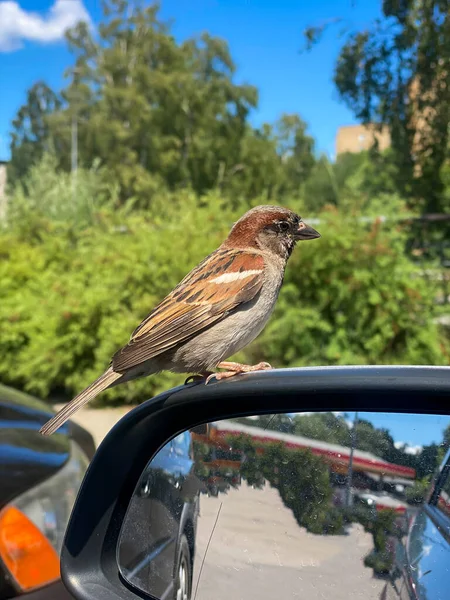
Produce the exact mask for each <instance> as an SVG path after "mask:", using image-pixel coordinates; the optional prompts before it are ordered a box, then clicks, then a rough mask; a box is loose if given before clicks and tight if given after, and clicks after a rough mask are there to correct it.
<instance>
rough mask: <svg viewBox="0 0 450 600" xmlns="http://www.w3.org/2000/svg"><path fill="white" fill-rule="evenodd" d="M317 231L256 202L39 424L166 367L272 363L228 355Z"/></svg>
mask: <svg viewBox="0 0 450 600" xmlns="http://www.w3.org/2000/svg"><path fill="white" fill-rule="evenodd" d="M317 237H320V236H319V234H318V233H317V231H315V230H314V229H312V228H311V227H308V226H307V225H306V224H305V223H304V222H303V221H302V220H301V218H300V217H298V216H297V215H296V214H295V213H293V212H292V211H290V210H287V209H285V208H282V207H278V206H258V207H256V208H253V209H252V210H250V211H248V212H247V213H246V214H245V215H244V216H243V217H241V219H239V221H237V223H235V225H234V226H233V228H232V229H231V232H230V234H229V235H228V237H227V239H226V240H225V241H224V243H223V244H222V245H221V246H220V247H219V248H218V249H217V250H216V251H215V252H213V253H212V254H210V255H209V256H208V257H207V258H205V259H204V260H203V261H202V262H201V263H200V264H199V265H198V266H197V267H195V268H194V269H193V270H192V271H191V272H190V273H189V274H188V275H187V276H186V277H185V278H184V279H183V280H182V281H181V282H180V283H179V284H178V285H177V286H176V287H175V288H174V289H173V290H172V292H170V294H169V295H168V296H167V297H166V298H164V300H163V301H162V302H161V303H160V304H158V305H157V306H156V307H155V308H154V309H153V310H152V312H151V313H150V314H149V315H148V316H147V317H146V318H145V319H144V320H143V321H142V323H141V324H140V325H139V326H138V327H137V328H136V329H135V331H134V332H133V334H132V336H131V339H130V341H129V342H128V344H126V345H125V346H124V347H123V348H121V349H120V350H118V351H117V352H116V353H115V354H114V356H113V358H112V361H111V364H110V366H109V368H108V369H107V370H106V371H105V373H104V374H103V375H101V376H100V377H99V378H98V379H97V380H96V381H95V382H94V383H92V384H91V385H90V386H89V387H88V388H86V389H85V390H83V391H82V392H81V393H80V394H78V396H76V397H75V398H74V399H73V400H72V401H71V402H69V404H67V406H65V407H64V408H63V409H62V410H61V411H60V412H59V413H58V414H57V415H56V416H55V417H53V418H52V419H51V420H50V421H49V422H48V423H46V424H45V425H44V426H43V427H42V428H41V433H42V434H44V435H50V434H51V433H53V432H54V431H56V429H58V428H59V427H60V426H61V425H62V424H63V423H64V422H65V421H66V420H67V419H69V418H70V417H71V416H72V415H73V414H74V412H76V411H77V410H78V409H79V408H81V406H83V405H84V404H86V402H88V401H89V400H91V399H92V398H95V396H97V395H98V394H99V393H101V392H102V391H103V390H105V389H107V388H109V387H112V386H114V385H117V384H119V383H123V382H126V381H130V380H132V379H136V378H138V377H143V376H147V375H151V374H153V373H157V372H158V371H162V370H168V371H174V372H181V373H201V374H203V376H204V377H205V378H207V381H208V380H209V378H210V377H211V373H210V372H211V370H213V369H215V368H221V367H222V368H225V369H227V372H225V373H217V374H215V377H216V378H217V379H222V378H226V377H229V376H232V375H235V374H237V373H242V372H248V371H252V370H256V369H263V368H270V365H268V364H267V363H259V364H258V365H255V366H250V365H239V364H237V363H229V362H226V363H224V362H223V361H224V359H225V358H227V357H229V356H231V355H233V354H234V353H235V352H237V351H238V350H240V349H242V348H243V347H245V346H246V345H247V344H248V343H250V342H251V341H252V340H253V339H254V338H255V337H256V336H257V335H258V334H259V333H260V332H261V330H262V329H263V328H264V325H265V324H266V322H267V320H268V318H269V316H270V314H271V312H272V310H273V308H274V306H275V302H276V299H277V297H278V293H279V290H280V287H281V284H282V281H283V276H284V270H285V267H286V263H287V260H288V258H289V256H290V255H291V253H292V250H293V248H294V246H295V244H296V243H297V242H298V241H300V240H302V239H305V240H306V239H314V238H317Z"/></svg>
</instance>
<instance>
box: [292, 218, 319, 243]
mask: <svg viewBox="0 0 450 600" xmlns="http://www.w3.org/2000/svg"><path fill="white" fill-rule="evenodd" d="M316 238H320V233H319V232H318V231H316V230H315V229H313V228H312V227H310V226H309V225H307V224H306V223H304V222H303V221H300V223H299V225H298V229H297V231H296V233H295V239H296V241H300V240H315V239H316Z"/></svg>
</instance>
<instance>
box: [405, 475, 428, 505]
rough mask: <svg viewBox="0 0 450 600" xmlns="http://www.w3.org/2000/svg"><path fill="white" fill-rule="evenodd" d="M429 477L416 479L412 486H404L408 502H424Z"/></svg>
mask: <svg viewBox="0 0 450 600" xmlns="http://www.w3.org/2000/svg"><path fill="white" fill-rule="evenodd" d="M430 479H431V478H430V477H423V478H422V479H417V480H416V481H415V482H414V485H413V486H411V487H408V488H406V490H405V495H406V499H407V501H408V502H409V503H410V504H421V503H422V502H424V500H425V498H426V496H427V494H428V491H429V489H430Z"/></svg>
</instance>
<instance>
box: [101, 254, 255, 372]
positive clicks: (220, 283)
mask: <svg viewBox="0 0 450 600" xmlns="http://www.w3.org/2000/svg"><path fill="white" fill-rule="evenodd" d="M263 279H264V259H263V257H262V256H261V255H260V254H258V253H253V252H245V251H243V250H230V249H219V250H216V251H215V252H214V253H213V254H211V255H210V256H208V257H207V258H206V259H205V260H204V261H203V262H202V263H200V264H199V265H198V267H196V268H195V269H194V270H193V271H191V272H190V273H189V274H188V275H187V276H186V277H185V278H184V279H183V281H181V283H180V284H179V285H178V286H177V287H176V288H175V289H174V290H173V291H172V292H171V293H170V294H169V295H168V296H167V297H166V298H165V299H164V300H163V301H162V302H161V303H160V304H159V305H158V306H157V307H156V308H155V309H154V310H153V311H152V312H151V313H150V314H149V315H148V317H147V318H146V319H144V321H142V323H141V324H140V325H139V327H138V328H137V329H136V330H135V331H134V332H133V335H132V336H131V340H130V342H129V343H128V344H127V345H126V346H124V347H123V348H122V349H121V350H119V351H118V352H116V354H115V355H114V357H113V359H112V363H111V366H112V368H113V370H114V371H116V372H119V373H120V372H124V371H127V370H128V369H131V368H133V367H136V366H137V365H139V364H141V363H143V362H144V361H146V360H149V359H151V358H154V357H155V356H158V355H159V354H162V353H163V352H166V351H167V350H170V349H172V348H174V347H175V346H177V345H179V344H180V343H182V342H185V341H187V340H188V339H190V338H192V337H194V336H195V335H196V334H198V333H200V332H201V331H203V330H205V329H207V328H208V327H210V326H211V325H213V324H214V323H216V322H217V321H220V320H222V319H223V318H224V317H226V316H227V315H228V314H229V313H230V312H231V311H233V310H234V309H235V308H236V307H238V306H239V305H241V304H244V303H246V302H250V301H251V300H252V299H253V298H255V296H256V295H257V294H258V293H259V291H260V289H261V286H262V284H263Z"/></svg>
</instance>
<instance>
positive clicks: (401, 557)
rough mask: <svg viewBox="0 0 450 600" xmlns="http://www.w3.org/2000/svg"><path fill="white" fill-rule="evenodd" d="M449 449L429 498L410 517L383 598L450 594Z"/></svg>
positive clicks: (421, 599)
mask: <svg viewBox="0 0 450 600" xmlns="http://www.w3.org/2000/svg"><path fill="white" fill-rule="evenodd" d="M449 565H450V451H449V452H447V455H446V457H445V459H444V460H443V462H442V464H441V467H440V468H439V470H438V472H437V474H436V476H435V477H434V480H433V482H432V484H431V486H430V490H429V493H428V497H427V500H426V502H424V504H423V505H422V506H421V507H420V509H419V510H418V511H417V512H416V513H415V514H414V515H413V516H412V517H411V520H410V523H409V529H408V533H407V535H406V536H405V537H404V538H403V539H402V540H401V541H399V542H398V543H397V545H396V548H395V562H394V567H393V570H392V573H391V577H390V581H389V582H388V583H387V584H386V587H385V588H384V590H383V592H382V595H381V600H444V599H445V598H448V597H450V591H449V584H448V576H449Z"/></svg>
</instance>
